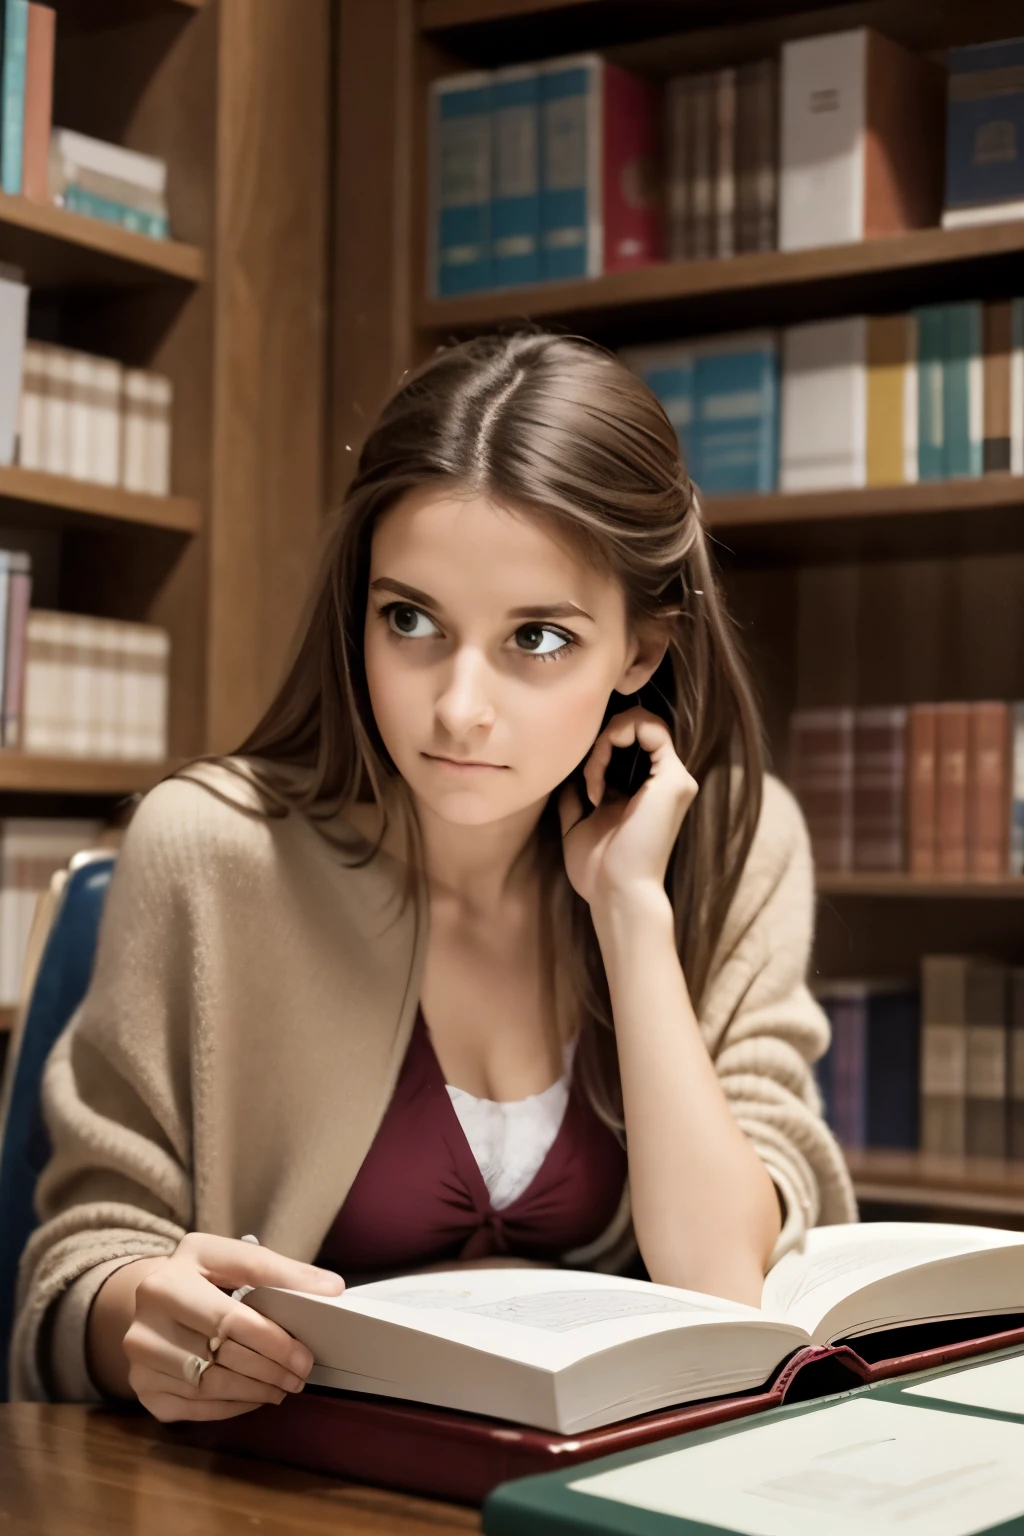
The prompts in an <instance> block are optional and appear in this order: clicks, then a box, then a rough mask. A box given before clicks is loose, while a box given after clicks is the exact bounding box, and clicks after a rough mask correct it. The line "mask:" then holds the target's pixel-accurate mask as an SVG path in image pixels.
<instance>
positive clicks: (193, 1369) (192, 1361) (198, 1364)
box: [181, 1355, 213, 1387]
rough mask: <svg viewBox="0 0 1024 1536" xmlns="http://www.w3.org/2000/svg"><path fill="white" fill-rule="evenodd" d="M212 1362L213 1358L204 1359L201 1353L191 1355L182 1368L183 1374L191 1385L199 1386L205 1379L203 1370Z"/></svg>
mask: <svg viewBox="0 0 1024 1536" xmlns="http://www.w3.org/2000/svg"><path fill="white" fill-rule="evenodd" d="M212 1364H213V1361H212V1360H203V1359H202V1358H201V1356H199V1355H189V1356H188V1358H187V1359H186V1361H185V1364H184V1365H183V1366H182V1368H181V1374H182V1375H183V1376H184V1378H185V1380H186V1381H187V1382H188V1384H189V1386H190V1387H198V1386H199V1383H200V1382H201V1381H202V1379H203V1372H204V1371H205V1370H206V1369H207V1368H208V1367H209V1366H211V1365H212Z"/></svg>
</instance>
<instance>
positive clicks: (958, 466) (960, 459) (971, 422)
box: [942, 302, 984, 477]
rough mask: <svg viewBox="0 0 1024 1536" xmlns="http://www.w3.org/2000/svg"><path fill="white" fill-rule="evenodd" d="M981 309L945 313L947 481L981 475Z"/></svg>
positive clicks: (954, 308) (953, 308)
mask: <svg viewBox="0 0 1024 1536" xmlns="http://www.w3.org/2000/svg"><path fill="white" fill-rule="evenodd" d="M982 395H983V362H982V350H981V305H980V303H975V302H968V303H965V304H950V305H948V306H947V309H946V356H945V364H944V367H943V385H942V410H943V440H944V463H943V468H944V472H945V474H946V476H947V477H953V476H961V475H980V474H981V467H982V460H981V455H982V432H983V420H982V413H983V404H984V402H983V399H982Z"/></svg>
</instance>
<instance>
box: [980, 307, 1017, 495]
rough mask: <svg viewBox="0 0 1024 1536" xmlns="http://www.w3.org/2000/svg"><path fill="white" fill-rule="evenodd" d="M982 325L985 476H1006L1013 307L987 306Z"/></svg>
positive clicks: (983, 454)
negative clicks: (983, 346)
mask: <svg viewBox="0 0 1024 1536" xmlns="http://www.w3.org/2000/svg"><path fill="white" fill-rule="evenodd" d="M982 324H983V331H984V343H985V361H984V373H985V376H984V388H983V393H984V417H985V426H984V443H983V446H982V468H983V470H984V472H985V474H987V475H990V474H1005V473H1006V472H1007V471H1008V470H1009V468H1010V427H1011V415H1010V358H1011V354H1012V352H1013V305H1012V304H1010V303H996V304H986V305H985V306H984V310H983V316H982Z"/></svg>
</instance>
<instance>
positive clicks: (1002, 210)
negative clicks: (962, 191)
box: [942, 198, 1024, 229]
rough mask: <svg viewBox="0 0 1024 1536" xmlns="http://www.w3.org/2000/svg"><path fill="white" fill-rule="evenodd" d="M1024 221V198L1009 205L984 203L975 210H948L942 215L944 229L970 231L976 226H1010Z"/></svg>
mask: <svg viewBox="0 0 1024 1536" xmlns="http://www.w3.org/2000/svg"><path fill="white" fill-rule="evenodd" d="M1014 219H1024V198H1017V199H1015V200H1014V201H1013V202H1008V203H982V204H979V205H978V206H977V207H975V208H947V209H946V210H945V211H944V212H943V215H942V227H943V229H969V228H970V227H971V226H972V225H975V224H1008V223H1011V222H1012V221H1013V220H1014Z"/></svg>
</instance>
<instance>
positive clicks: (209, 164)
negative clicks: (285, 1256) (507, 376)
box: [0, 0, 1024, 1225]
mask: <svg viewBox="0 0 1024 1536" xmlns="http://www.w3.org/2000/svg"><path fill="white" fill-rule="evenodd" d="M0 14H2V18H3V41H2V54H0V96H2V103H0V186H2V192H0V743H2V746H0V1051H2V1050H3V1043H4V1040H5V1038H6V1037H7V1035H9V1034H10V1031H11V1030H12V1029H14V1028H16V1027H17V1023H18V1019H19V1016H20V1010H21V1011H23V1000H24V998H25V996H26V994H27V991H28V990H29V986H30V983H31V980H32V976H33V974H34V971H33V960H32V956H33V949H32V944H31V942H30V933H31V929H32V923H33V915H34V913H35V912H36V910H37V902H38V898H39V895H40V893H42V892H45V891H47V890H48V889H49V887H50V884H51V879H52V877H53V876H54V874H55V872H58V871H60V870H61V869H63V868H64V867H65V866H66V864H67V862H68V859H69V857H70V856H71V855H72V854H73V853H74V852H76V851H77V850H80V849H82V848H88V847H93V846H96V845H97V844H101V845H102V844H104V843H112V844H115V845H116V839H117V829H118V827H119V826H120V825H122V824H123V822H124V819H125V817H126V815H127V814H129V813H130V808H131V797H132V796H133V795H135V794H137V793H139V792H141V791H144V790H145V789H146V788H147V787H148V786H149V785H150V784H152V783H153V782H155V781H156V779H157V778H159V776H160V775H161V774H162V773H164V772H166V771H167V768H168V766H169V765H171V764H173V763H175V762H177V761H180V760H182V759H184V758H187V757H188V756H189V755H191V754H195V753H199V752H204V751H228V750H230V749H232V748H233V747H234V746H235V745H237V743H238V742H239V741H240V740H241V739H242V738H243V737H244V735H245V734H246V732H247V731H248V730H249V728H250V727H251V726H252V725H253V723H254V722H255V720H256V718H257V717H258V714H259V712H260V710H261V708H262V706H263V705H264V703H265V702H266V701H267V700H268V698H269V696H270V692H271V689H272V687H273V685H274V682H275V680H276V678H277V676H278V672H279V668H280V666H281V663H282V660H283V657H284V654H285V651H286V648H287V645H288V641H289V638H290V635H291V631H292V627H293V625H294V623H295V620H296V617H297V615H298V611H299V608H300V605H301V601H302V596H303V593H304V590H305V586H306V582H307V580H308V577H309V574H310V571H311V565H312V561H313V558H314V554H315V551H316V546H317V540H318V535H319V530H320V527H321V524H322V520H323V518H324V515H325V512H326V510H327V509H328V508H330V507H331V506H333V505H336V504H337V503H338V502H339V501H340V499H341V498H342V497H343V495H344V492H345V487H346V483H347V480H348V478H349V476H350V474H351V472H352V468H353V465H354V463H355V460H356V457H357V455H358V451H359V447H360V444H361V441H362V438H363V435H364V433H365V431H366V429H367V426H368V424H369V423H370V422H371V421H372V419H373V417H374V416H375V414H376V412H377V410H378V408H379V406H380V404H381V403H382V401H383V399H384V398H385V396H386V395H387V394H388V392H389V391H390V390H391V389H392V387H393V386H394V384H395V383H396V382H397V380H398V379H399V377H400V376H401V374H402V372H403V371H404V370H405V369H406V368H408V367H409V366H410V365H411V364H413V363H415V362H417V361H418V360H420V359H422V358H424V357H425V356H427V355H429V353H430V352H431V351H432V349H434V348H435V347H437V346H438V345H439V344H442V343H445V342H447V341H450V340H452V339H455V338H459V337H463V336H469V335H472V334H475V333H480V332H485V331H491V330H495V329H511V328H514V327H515V325H516V324H518V323H522V322H523V321H525V320H531V321H539V322H541V323H544V324H547V325H550V326H551V327H553V328H556V329H561V330H571V331H573V332H581V333H583V334H585V335H588V336H592V337H595V338H597V339H598V340H600V341H602V342H604V343H605V344H606V345H608V346H611V347H613V348H615V349H617V350H619V351H621V353H622V356H623V359H624V361H625V362H626V363H627V364H628V365H629V366H630V367H632V368H634V369H635V370H636V371H637V372H638V373H639V374H640V375H641V376H642V377H644V378H645V379H646V380H647V382H648V383H649V385H650V387H651V388H652V389H653V390H654V391H655V393H656V394H658V396H659V397H660V398H661V399H662V401H663V403H664V405H665V407H666V410H667V411H668V414H669V416H670V418H671V420H672V422H673V424H674V425H675V426H676V429H677V431H678V433H679V437H680V442H681V446H682V448H683V452H684V455H685V457H686V462H687V464H688V466H689V468H690V472H691V474H692V476H693V478H694V480H695V481H696V483H697V485H698V488H699V493H700V498H701V505H702V509H703V514H704V518H705V522H706V524H707V526H708V529H709V531H710V533H711V535H712V539H713V544H714V548H715V551H716V554H717V557H718V561H719V566H720V571H721V577H722V580H723V582H724V584H725V587H726V589H727V592H728V596H729V599H730V602H731V605H732V611H733V613H734V616H735V619H736V622H737V625H738V627H739V629H740V632H741V634H742V637H743V639H744V642H745V644H746V647H747V650H748V654H749V656H750V660H751V664H752V667H753V670H754V673H755V677H756V681H757V685H758V688H759V691H760V695H761V699H762V703H763V707H764V711H765V717H766V721H767V727H768V732H769V736H770V741H771V753H772V769H773V771H774V772H775V773H777V774H778V775H779V776H781V777H782V778H784V779H785V780H786V781H787V782H788V783H789V784H790V785H791V787H792V789H793V791H794V793H795V794H796V795H797V797H798V799H799V800H800V803H801V805H802V807H803V810H804V814H805V816H806V819H807V823H808V828H809V831H810V835H811V840H812V845H813V850H814V855H815V863H816V869H817V882H818V892H817V936H816V943H815V954H814V959H813V965H812V971H811V978H810V979H811V981H812V984H813V986H814V989H815V991H816V993H817V995H818V996H819V998H820V1000H821V1002H822V1005H823V1006H824V1007H825V1008H826V1010H827V1011H828V1013H829V1015H830V1017H831V1019H832V1022H833V1030H834V1042H833V1047H832V1049H831V1051H830V1052H829V1055H828V1057H826V1059H825V1060H824V1061H823V1062H822V1063H820V1064H819V1082H820V1087H821V1091H822V1094H823V1098H824V1103H825V1107H826V1111H827V1113H828V1115H829V1118H830V1120H831V1122H832V1124H833V1125H834V1126H835V1128H836V1131H837V1133H838V1134H839V1136H840V1139H841V1140H842V1142H843V1144H844V1146H845V1147H846V1149H847V1156H848V1158H849V1161H850V1165H851V1169H852V1171H853V1174H854V1178H855V1181H856V1184H857V1188H858V1193H859V1196H860V1198H861V1202H862V1211H863V1214H865V1215H872V1216H879V1215H887V1214H894V1215H901V1216H924V1217H931V1218H935V1217H942V1218H945V1219H958V1218H959V1219H964V1220H971V1221H991V1222H996V1223H998V1224H1000V1225H1019V1224H1021V1223H1022V1222H1024V936H1022V925H1021V914H1022V913H1024V904H1022V896H1024V704H1022V702H1021V701H1024V524H1022V518H1024V479H1022V475H1024V264H1022V255H1024V39H1022V38H1021V37H1020V35H1019V34H1021V33H1024V18H1022V16H1021V13H1020V7H1019V5H1018V4H1016V3H1012V0H973V3H971V4H970V5H968V4H964V3H951V0H932V3H930V4H928V5H922V4H920V3H919V0H865V3H855V4H828V3H818V4H810V3H796V0H789V3H787V0H756V3H755V0H750V3H739V0H736V3H732V0H56V3H53V4H51V5H49V6H46V5H42V4H36V3H35V0H2V4H0ZM26 954H28V956H29V964H28V966H27V968H26Z"/></svg>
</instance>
